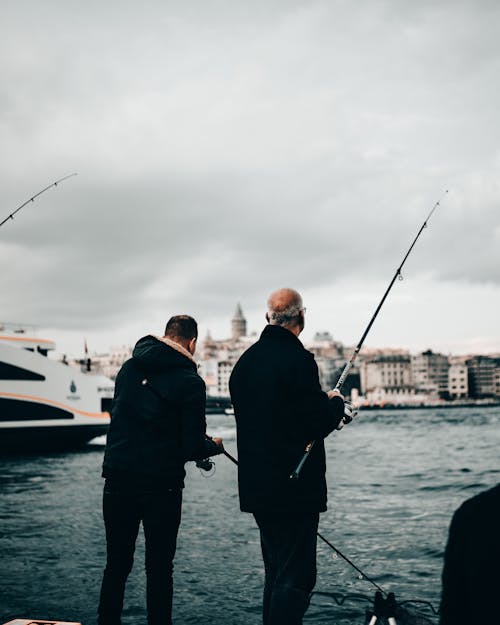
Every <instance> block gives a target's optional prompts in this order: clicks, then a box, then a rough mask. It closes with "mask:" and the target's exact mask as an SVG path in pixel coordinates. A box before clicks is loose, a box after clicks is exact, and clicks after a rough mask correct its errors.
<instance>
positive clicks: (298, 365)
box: [229, 325, 344, 512]
mask: <svg viewBox="0 0 500 625" xmlns="http://www.w3.org/2000/svg"><path fill="white" fill-rule="evenodd" d="M229 387H230V391H231V399H232V401H233V406H234V411H235V417H236V426H237V443H238V461H239V468H238V483H239V494H240V507H241V510H243V511H244V512H259V511H272V510H293V511H311V512H322V511H324V510H326V501H327V495H326V479H325V471H326V463H325V448H324V444H323V438H325V437H326V436H328V434H329V433H330V432H331V431H332V430H333V429H335V428H336V427H337V425H338V424H339V422H340V419H341V418H342V415H343V410H344V404H343V401H342V399H340V398H334V399H332V400H329V399H328V396H327V394H326V393H324V392H323V391H322V390H321V387H320V383H319V376H318V367H317V365H316V362H315V360H314V356H313V355H312V354H311V353H310V352H309V351H307V350H306V349H305V348H304V346H303V345H302V343H301V342H300V341H299V339H298V338H297V337H296V336H295V335H294V334H292V333H291V332H290V331H289V330H287V329H286V328H282V327H280V326H272V325H268V326H266V328H265V329H264V331H263V332H262V334H261V336H260V339H259V341H258V342H257V343H255V344H254V345H252V346H251V347H250V348H249V349H248V350H247V351H246V352H245V353H244V354H243V355H242V356H241V358H240V359H239V361H238V362H237V363H236V365H235V367H234V369H233V372H232V374H231V378H230V381H229ZM313 439H314V440H316V441H317V442H316V444H315V446H314V447H313V449H312V451H311V453H310V456H309V458H308V460H307V463H306V464H305V465H304V468H303V469H302V472H301V474H300V477H299V479H298V480H290V478H289V476H290V473H291V472H292V470H293V469H294V468H295V467H296V465H297V463H298V462H299V460H300V459H301V457H302V453H303V451H304V448H305V445H306V444H307V443H308V442H309V441H310V440H313Z"/></svg>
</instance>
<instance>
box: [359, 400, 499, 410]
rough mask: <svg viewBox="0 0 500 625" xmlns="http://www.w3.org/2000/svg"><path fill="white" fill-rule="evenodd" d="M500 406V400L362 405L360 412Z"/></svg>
mask: <svg viewBox="0 0 500 625" xmlns="http://www.w3.org/2000/svg"><path fill="white" fill-rule="evenodd" d="M495 406H500V400H491V401H486V400H477V401H461V402H436V403H426V404H391V403H383V404H360V405H359V406H357V408H358V410H431V409H433V410H436V409H440V408H445V409H446V410H448V409H450V408H490V407H495Z"/></svg>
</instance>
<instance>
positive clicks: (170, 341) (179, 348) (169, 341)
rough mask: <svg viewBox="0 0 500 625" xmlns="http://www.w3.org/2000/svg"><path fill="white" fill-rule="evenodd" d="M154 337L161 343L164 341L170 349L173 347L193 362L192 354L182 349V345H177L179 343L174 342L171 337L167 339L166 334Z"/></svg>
mask: <svg viewBox="0 0 500 625" xmlns="http://www.w3.org/2000/svg"><path fill="white" fill-rule="evenodd" d="M155 338H156V339H158V340H159V341H161V342H162V343H165V345H168V346H169V347H171V348H172V349H175V351H177V352H179V354H182V355H183V356H186V358H189V360H191V362H194V358H193V356H192V354H191V353H190V352H188V350H187V349H184V347H182V345H179V343H176V342H175V341H172V339H169V338H167V337H166V336H155Z"/></svg>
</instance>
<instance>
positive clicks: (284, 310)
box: [266, 289, 304, 336]
mask: <svg viewBox="0 0 500 625" xmlns="http://www.w3.org/2000/svg"><path fill="white" fill-rule="evenodd" d="M267 308H268V313H267V314H266V319H267V320H268V322H269V323H270V324H271V325H278V326H283V327H284V328H287V329H288V330H290V331H292V332H294V334H297V336H298V335H299V333H300V332H301V331H302V330H303V329H304V309H303V305H302V297H301V296H300V293H298V292H297V291H295V290H294V289H279V290H278V291H274V293H271V295H270V296H269V299H268V300H267Z"/></svg>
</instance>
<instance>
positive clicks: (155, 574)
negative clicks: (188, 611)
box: [98, 479, 182, 625]
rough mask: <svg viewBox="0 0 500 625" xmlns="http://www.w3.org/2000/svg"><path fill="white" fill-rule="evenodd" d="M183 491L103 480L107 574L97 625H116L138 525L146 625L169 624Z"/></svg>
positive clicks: (131, 561) (170, 621) (130, 566)
mask: <svg viewBox="0 0 500 625" xmlns="http://www.w3.org/2000/svg"><path fill="white" fill-rule="evenodd" d="M181 505H182V490H181V489H179V488H177V489H167V488H165V487H164V488H159V487H147V486H144V485H141V486H139V485H137V484H135V485H133V484H130V483H124V482H116V481H113V480H111V479H107V480H106V482H105V485H104V495H103V514H104V524H105V527H106V551H107V560H106V568H105V570H104V576H103V580H102V586H101V596H100V600H99V608H98V615H99V619H98V623H99V625H120V624H121V612H122V608H123V597H124V594H125V583H126V581H127V577H128V575H129V573H130V571H131V570H132V564H133V561H134V551H135V542H136V539H137V534H138V532H139V525H140V523H141V521H142V525H143V528H144V537H145V543H146V577H147V591H146V594H147V609H148V624H149V625H170V624H171V623H172V593H173V584H172V571H173V564H172V560H173V558H174V555H175V548H176V542H177V532H178V529H179V524H180V521H181Z"/></svg>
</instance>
